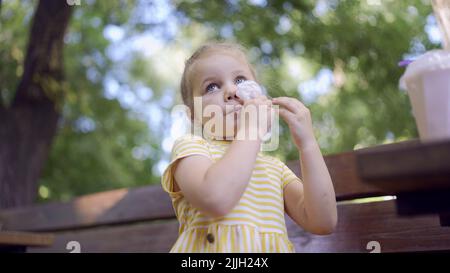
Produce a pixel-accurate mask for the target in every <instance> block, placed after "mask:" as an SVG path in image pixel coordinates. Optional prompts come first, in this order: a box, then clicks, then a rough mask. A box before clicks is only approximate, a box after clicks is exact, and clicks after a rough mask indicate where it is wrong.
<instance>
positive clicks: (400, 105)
mask: <svg viewBox="0 0 450 273" xmlns="http://www.w3.org/2000/svg"><path fill="white" fill-rule="evenodd" d="M176 3H177V9H178V10H179V11H182V12H183V13H184V14H185V17H186V18H188V19H189V20H190V21H189V22H191V23H192V22H199V23H201V24H204V25H206V26H209V27H210V28H211V29H212V30H213V31H212V35H211V38H215V39H224V38H226V39H230V40H236V41H237V42H240V43H242V44H244V45H246V46H247V47H248V48H250V51H251V53H252V57H253V59H254V60H256V62H258V63H259V64H260V67H262V71H263V72H262V73H261V80H262V82H263V84H265V85H266V87H268V91H269V94H271V95H272V96H280V95H282V96H286V95H287V96H293V97H297V98H300V100H303V102H304V103H305V104H306V105H307V106H308V107H309V108H310V110H311V112H312V115H313V123H314V125H315V129H316V130H317V132H316V136H317V137H318V139H319V142H320V144H321V147H322V149H323V151H324V152H325V153H334V152H341V151H345V150H352V149H354V148H358V147H365V146H370V145H375V144H380V143H383V142H384V141H394V140H401V139H408V138H413V137H417V131H416V127H415V123H414V119H413V117H412V114H411V110H410V104H409V100H408V97H407V95H406V93H404V92H399V90H398V80H399V78H400V76H401V73H402V72H403V71H402V69H401V68H399V67H398V66H397V62H398V61H399V60H401V59H403V58H404V56H405V55H406V54H418V53H423V52H424V51H425V50H428V49H431V48H435V47H437V46H438V45H436V44H432V43H430V41H429V40H428V37H427V35H426V33H425V31H424V27H425V24H426V19H427V16H428V15H429V14H430V13H431V12H432V11H431V6H430V3H429V1H423V0H414V1H370V0H367V1H365V0H364V1H359V0H358V1H357V0H319V1H315V0H314V1H313V0H304V1H282V0H261V1H256V0H255V1H241V0H228V1H208V2H202V1H176ZM292 59H300V60H306V63H308V64H309V67H308V69H311V70H312V71H313V72H314V73H313V74H315V73H316V72H320V71H321V70H322V71H323V69H325V71H327V70H328V71H331V72H332V73H333V76H334V77H333V78H334V82H333V84H332V86H331V88H330V91H331V92H328V93H326V94H324V95H321V96H319V97H317V99H315V100H314V101H307V100H304V98H303V96H302V95H303V94H304V93H303V92H299V89H301V88H299V86H300V84H301V83H302V82H304V81H305V79H304V75H300V76H299V78H293V77H292V76H289V71H287V69H285V68H286V66H285V65H286V62H288V61H291V60H292ZM258 60H260V61H258ZM297 69H299V68H297ZM305 70H307V69H303V70H302V71H305ZM301 78H303V79H301ZM300 91H301V90H300ZM313 91H314V90H313ZM283 125H284V128H285V129H286V126H285V124H283ZM287 140H288V134H286V130H284V133H283V135H282V138H281V143H282V145H280V149H279V151H277V153H278V154H279V155H280V156H282V157H286V158H287V159H294V158H296V157H297V152H296V150H295V149H292V148H293V147H292V145H284V144H283V143H289V142H287Z"/></svg>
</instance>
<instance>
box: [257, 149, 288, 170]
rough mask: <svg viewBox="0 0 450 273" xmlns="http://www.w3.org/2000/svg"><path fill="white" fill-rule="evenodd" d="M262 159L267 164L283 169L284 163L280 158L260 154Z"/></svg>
mask: <svg viewBox="0 0 450 273" xmlns="http://www.w3.org/2000/svg"><path fill="white" fill-rule="evenodd" d="M260 158H261V159H263V160H264V161H265V162H267V163H270V164H273V165H276V166H277V167H280V168H283V165H284V163H283V161H281V159H279V158H278V157H275V156H271V155H268V154H265V153H261V154H260Z"/></svg>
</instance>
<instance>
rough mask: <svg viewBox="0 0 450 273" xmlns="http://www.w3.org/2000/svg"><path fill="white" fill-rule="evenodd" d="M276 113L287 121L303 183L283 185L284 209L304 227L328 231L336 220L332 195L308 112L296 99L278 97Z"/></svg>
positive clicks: (326, 171) (275, 100)
mask: <svg viewBox="0 0 450 273" xmlns="http://www.w3.org/2000/svg"><path fill="white" fill-rule="evenodd" d="M272 101H273V103H274V104H278V105H280V106H281V108H280V116H281V117H282V118H283V119H284V120H285V121H286V123H287V124H288V125H289V129H290V131H291V135H292V138H293V141H294V143H295V145H296V146H297V149H298V151H299V154H300V165H301V166H300V167H301V170H302V175H303V183H301V182H299V181H297V182H292V183H289V184H288V185H287V186H286V187H285V189H284V202H285V208H286V212H287V213H288V214H289V216H290V217H291V218H292V219H294V221H295V222H296V223H297V224H298V225H300V226H302V227H303V228H304V229H305V230H307V231H310V232H312V233H315V234H329V233H331V232H332V231H333V230H334V228H335V227H336V224H337V207H336V196H335V192H334V188H333V183H332V181H331V177H330V174H329V172H328V169H327V166H326V164H325V161H324V159H323V156H322V153H321V152H320V148H319V145H318V143H317V141H316V139H315V137H314V133H313V128H312V122H311V114H310V112H309V109H308V108H306V107H305V106H304V105H303V104H302V103H301V102H300V101H298V100H296V99H294V98H288V97H280V98H275V99H273V100H272Z"/></svg>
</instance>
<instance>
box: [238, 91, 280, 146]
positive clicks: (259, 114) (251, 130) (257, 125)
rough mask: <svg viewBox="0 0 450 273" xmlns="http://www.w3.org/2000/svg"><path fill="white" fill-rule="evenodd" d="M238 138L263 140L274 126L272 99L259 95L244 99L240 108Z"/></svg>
mask: <svg viewBox="0 0 450 273" xmlns="http://www.w3.org/2000/svg"><path fill="white" fill-rule="evenodd" d="M239 114H240V124H239V129H238V134H237V137H238V139H250V140H256V139H258V140H261V139H262V138H263V137H264V136H265V135H266V134H267V133H268V132H270V129H271V127H272V115H273V109H272V101H271V100H269V99H267V97H266V96H263V95H262V96H259V97H256V98H254V99H249V100H245V101H244V105H243V107H242V108H241V110H240V113H239Z"/></svg>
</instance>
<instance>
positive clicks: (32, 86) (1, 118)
mask: <svg viewBox="0 0 450 273" xmlns="http://www.w3.org/2000/svg"><path fill="white" fill-rule="evenodd" d="M71 12H72V10H71V8H70V6H68V5H67V4H66V3H65V2H62V1H56V0H54V1H40V2H39V4H38V7H37V9H36V12H35V15H34V19H33V23H32V26H31V31H30V36H29V37H30V38H29V43H28V48H27V53H26V55H25V59H24V64H23V74H22V77H21V80H20V82H19V85H18V87H17V89H16V90H15V92H14V94H13V95H12V96H11V95H10V96H11V97H12V102H11V104H10V105H9V106H6V105H5V104H4V103H3V101H0V124H1V126H2V128H1V133H0V166H2V167H1V168H0V197H1V198H0V207H12V206H20V205H22V206H23V205H28V204H31V203H32V202H33V201H34V198H35V196H36V189H37V180H38V178H39V175H40V172H41V169H42V167H43V164H44V162H45V159H46V157H47V154H48V150H49V147H50V143H51V140H52V138H53V136H54V134H55V132H56V124H57V121H58V117H59V113H58V111H57V109H56V107H55V103H54V100H53V98H57V97H59V96H60V94H61V93H62V91H61V90H62V89H64V88H65V87H64V85H63V77H64V73H63V38H64V32H65V30H66V27H67V24H68V22H69V18H70V16H71ZM15 50H16V52H15V53H13V54H16V57H18V56H17V55H20V53H18V50H20V49H17V48H15ZM13 57H14V56H13ZM3 65H4V64H2V66H3ZM4 80H5V82H6V80H7V79H2V82H3V81H4ZM2 93H3V90H2ZM0 98H2V99H3V98H4V96H3V95H2V96H0Z"/></svg>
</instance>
